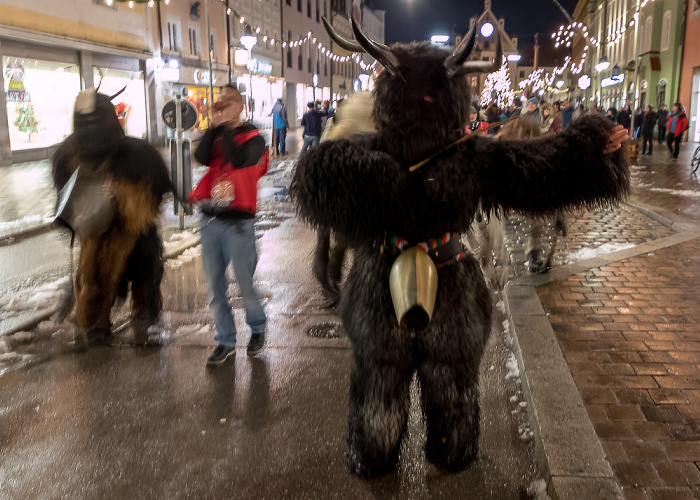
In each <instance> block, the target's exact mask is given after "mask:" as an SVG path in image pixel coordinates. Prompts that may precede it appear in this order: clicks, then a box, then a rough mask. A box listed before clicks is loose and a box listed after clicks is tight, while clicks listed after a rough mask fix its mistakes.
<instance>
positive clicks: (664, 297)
mask: <svg viewBox="0 0 700 500" xmlns="http://www.w3.org/2000/svg"><path fill="white" fill-rule="evenodd" d="M696 146H697V145H695V144H686V145H684V155H682V156H681V158H680V159H679V160H678V161H670V160H668V159H666V158H665V156H667V155H666V151H665V150H660V151H657V152H656V153H654V155H653V156H652V157H651V158H649V157H644V158H640V159H639V160H638V161H636V162H633V163H636V164H635V165H633V166H632V186H633V190H632V196H631V201H632V203H633V204H635V203H642V204H644V205H647V206H651V207H654V208H659V209H661V210H662V211H663V210H665V211H666V212H667V213H670V214H672V215H674V216H678V217H679V219H680V220H683V221H688V222H694V223H696V224H697V223H698V222H700V205H698V204H697V203H696V202H695V200H697V198H698V197H700V183H699V182H698V179H697V178H696V177H695V176H692V175H691V174H690V168H689V164H688V161H685V160H686V159H687V158H686V157H688V158H689V155H692V152H693V151H694V149H695V147H696ZM566 221H567V226H568V235H567V236H566V237H562V238H561V239H560V242H559V245H558V249H557V251H556V252H555V253H554V256H553V265H554V266H555V267H557V266H561V265H566V264H570V263H572V262H574V261H575V260H578V259H577V258H576V255H575V254H576V253H577V252H579V251H581V250H582V249H585V248H593V247H600V246H602V245H610V246H611V247H613V249H614V247H615V246H616V245H623V244H633V245H635V246H638V245H640V244H641V243H644V242H649V241H653V240H659V239H661V238H666V237H669V236H672V235H674V234H677V233H676V231H674V230H672V229H670V228H669V227H666V226H664V225H663V224H661V223H659V222H656V221H655V220H653V219H651V218H649V217H647V216H646V215H643V214H642V213H641V212H639V211H638V210H637V209H636V208H635V207H634V206H632V205H627V204H623V205H621V206H620V207H619V208H617V209H615V210H612V211H595V212H584V213H578V214H570V215H567V217H566ZM674 227H675V226H674ZM529 228H530V223H529V221H528V220H527V219H525V218H524V217H518V216H515V217H510V218H509V219H507V220H506V221H505V222H504V224H503V231H504V245H505V248H506V250H507V253H506V254H505V255H504V257H503V260H504V261H505V262H507V264H508V267H509V269H508V272H507V273H505V272H503V273H502V274H507V276H508V278H509V279H511V280H512V279H517V278H522V277H527V276H528V275H529V274H530V273H529V271H528V270H527V268H526V267H525V252H526V247H527V234H528V231H529ZM553 234H554V229H553V228H552V227H548V228H546V230H545V234H544V236H543V245H544V249H545V250H547V249H548V248H549V245H550V243H551V238H552V236H553ZM640 252H641V253H639V254H637V255H635V256H634V257H630V258H624V259H622V260H619V261H616V262H612V263H609V264H607V265H604V266H601V267H595V268H592V269H589V270H587V271H585V272H579V273H577V274H574V275H571V276H568V277H566V278H564V279H559V280H553V281H550V282H549V283H547V284H544V285H540V286H538V287H537V288H536V290H537V295H538V296H539V299H540V301H541V303H542V306H543V307H544V311H545V313H546V314H547V317H548V320H549V324H550V325H551V327H552V329H553V331H554V334H555V336H556V339H557V340H558V342H559V347H560V348H561V351H562V353H563V355H564V357H565V359H566V362H567V364H568V367H569V369H570V371H571V374H572V376H573V379H574V382H575V384H576V388H577V390H578V392H579V394H580V396H581V398H582V399H583V402H584V404H585V407H586V410H587V412H588V416H589V417H590V419H591V422H592V423H593V426H594V428H595V433H596V434H597V437H598V439H599V440H600V441H601V443H602V445H603V448H604V450H605V453H606V455H607V460H608V462H609V463H610V465H611V466H612V469H613V471H614V474H615V477H616V479H617V480H618V481H619V483H620V485H621V486H622V490H623V492H624V495H625V498H626V499H627V500H652V499H654V500H656V499H669V500H671V499H673V500H685V499H700V471H699V467H700V309H699V308H698V304H699V303H700V286H699V285H698V283H699V280H698V277H700V239H699V238H694V239H690V240H689V241H685V242H683V243H680V244H675V245H672V246H665V247H663V248H661V249H658V250H655V251H651V252H646V251H644V252H642V251H640ZM596 265H599V266H600V263H597V264H596Z"/></svg>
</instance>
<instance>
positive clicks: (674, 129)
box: [666, 102, 688, 160]
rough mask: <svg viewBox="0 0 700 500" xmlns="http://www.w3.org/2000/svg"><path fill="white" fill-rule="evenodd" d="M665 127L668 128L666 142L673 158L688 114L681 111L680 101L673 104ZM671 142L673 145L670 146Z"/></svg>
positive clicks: (684, 129) (685, 126)
mask: <svg viewBox="0 0 700 500" xmlns="http://www.w3.org/2000/svg"><path fill="white" fill-rule="evenodd" d="M666 129H667V130H668V136H667V138H666V144H667V145H668V150H669V151H670V152H671V154H672V155H673V159H674V160H675V159H676V158H678V153H679V152H680V147H681V141H682V140H683V133H684V132H685V131H686V130H687V129H688V116H687V115H686V114H685V112H684V111H683V105H682V104H681V103H680V102H677V103H676V104H674V105H673V112H672V113H671V116H669V117H668V122H667V123H666ZM672 144H673V145H675V146H672Z"/></svg>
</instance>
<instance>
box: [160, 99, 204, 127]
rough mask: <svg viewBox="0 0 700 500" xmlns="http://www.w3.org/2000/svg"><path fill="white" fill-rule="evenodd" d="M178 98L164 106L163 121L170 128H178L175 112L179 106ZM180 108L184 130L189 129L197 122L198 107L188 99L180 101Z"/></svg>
mask: <svg viewBox="0 0 700 500" xmlns="http://www.w3.org/2000/svg"><path fill="white" fill-rule="evenodd" d="M175 102H176V100H175V99H173V100H172V101H168V102H166V103H165V106H163V114H162V116H163V121H164V122H165V125H166V126H167V127H168V128H171V129H173V130H175V129H176V128H177V125H176V123H177V117H176V116H175V113H176V111H177V107H176V104H175ZM180 109H181V110H182V130H189V129H191V128H192V127H194V126H195V124H196V123H197V108H195V107H194V105H193V104H192V103H191V102H189V101H188V100H186V99H182V100H181V101H180Z"/></svg>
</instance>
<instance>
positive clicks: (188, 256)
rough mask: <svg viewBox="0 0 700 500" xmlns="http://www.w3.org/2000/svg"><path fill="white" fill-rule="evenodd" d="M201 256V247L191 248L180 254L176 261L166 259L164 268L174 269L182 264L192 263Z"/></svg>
mask: <svg viewBox="0 0 700 500" xmlns="http://www.w3.org/2000/svg"><path fill="white" fill-rule="evenodd" d="M200 255H202V245H197V246H196V247H191V248H188V249H187V250H185V251H184V252H182V254H180V255H179V256H178V257H177V259H168V260H167V261H165V267H166V268H167V269H176V268H178V267H180V266H182V265H183V264H186V263H188V262H192V261H193V260H194V259H196V258H197V257H199V256H200Z"/></svg>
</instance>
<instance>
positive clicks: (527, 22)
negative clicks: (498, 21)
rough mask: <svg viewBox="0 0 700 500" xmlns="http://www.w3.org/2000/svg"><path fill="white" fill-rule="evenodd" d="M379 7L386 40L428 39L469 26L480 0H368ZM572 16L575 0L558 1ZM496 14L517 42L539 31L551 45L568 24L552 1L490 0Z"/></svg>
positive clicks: (479, 8)
mask: <svg viewBox="0 0 700 500" xmlns="http://www.w3.org/2000/svg"><path fill="white" fill-rule="evenodd" d="M367 3H368V5H370V6H371V5H372V4H374V6H375V7H376V8H378V9H384V10H386V42H387V43H393V42H410V41H413V40H427V39H429V38H430V36H431V35H434V34H444V35H452V32H453V29H457V30H459V31H461V29H464V30H466V29H468V27H469V18H470V17H471V16H473V15H481V13H482V12H483V11H484V1H483V0H369V1H368V2H367ZM559 3H560V4H561V6H562V7H563V8H564V9H566V11H567V12H568V13H569V14H570V15H573V12H574V8H575V7H576V3H577V1H576V0H559ZM491 10H492V11H493V13H494V14H495V15H496V17H501V16H502V17H504V18H505V29H506V32H507V33H508V35H510V36H517V37H518V39H519V43H521V44H523V45H528V44H532V43H533V41H534V35H535V33H540V44H541V45H543V49H546V48H545V47H544V45H545V44H547V45H551V46H552V47H553V46H554V44H553V43H551V42H550V40H551V38H550V37H551V34H552V33H553V32H554V31H556V29H557V28H558V27H559V26H561V25H562V24H564V25H566V24H568V21H567V20H566V18H565V17H564V14H563V13H562V12H561V11H560V10H559V8H558V7H557V5H556V4H555V3H554V2H553V1H551V0H492V1H491Z"/></svg>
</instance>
